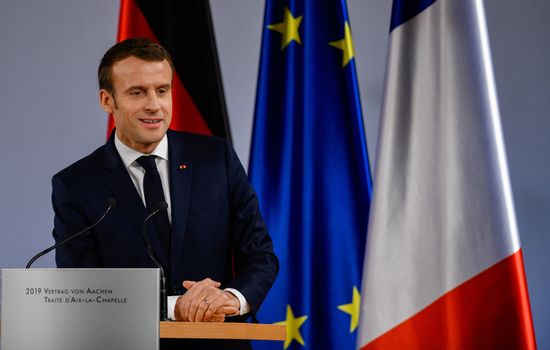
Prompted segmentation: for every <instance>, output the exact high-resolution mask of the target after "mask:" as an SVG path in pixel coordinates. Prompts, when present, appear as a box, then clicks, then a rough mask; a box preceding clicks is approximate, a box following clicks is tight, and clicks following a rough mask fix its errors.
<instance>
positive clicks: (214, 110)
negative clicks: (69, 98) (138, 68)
mask: <svg viewBox="0 0 550 350" xmlns="http://www.w3.org/2000/svg"><path fill="white" fill-rule="evenodd" d="M135 37H147V38H150V39H151V40H153V41H155V42H157V43H159V44H160V45H162V46H163V47H164V48H165V49H166V50H168V52H170V55H172V59H173V61H174V66H175V70H176V71H175V74H174V81H173V88H172V89H173V90H172V94H173V104H174V105H173V113H172V123H171V124H170V129H173V130H179V131H188V132H193V133H197V134H202V135H214V136H219V137H223V138H226V139H228V140H230V141H231V134H230V130H229V122H228V118H227V109H226V106H225V98H224V94H223V86H222V79H221V72H220V68H219V62H218V53H217V50H216V42H215V38H214V28H213V26H212V18H211V15H210V5H209V2H208V1H203V0H186V1H172V0H155V1H152V0H121V4H120V19H119V26H118V36H117V42H120V41H123V40H125V39H128V38H135ZM113 128H114V121H113V118H112V116H109V126H108V134H110V133H111V131H112V130H113Z"/></svg>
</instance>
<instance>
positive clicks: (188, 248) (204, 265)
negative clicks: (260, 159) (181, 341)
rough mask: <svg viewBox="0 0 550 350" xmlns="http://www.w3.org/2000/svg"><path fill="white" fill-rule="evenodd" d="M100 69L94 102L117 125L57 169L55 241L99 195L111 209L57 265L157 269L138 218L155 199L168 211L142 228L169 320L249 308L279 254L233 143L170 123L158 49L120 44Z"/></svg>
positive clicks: (166, 73)
mask: <svg viewBox="0 0 550 350" xmlns="http://www.w3.org/2000/svg"><path fill="white" fill-rule="evenodd" d="M98 76H99V83H100V91H99V100H100V103H101V106H102V107H103V109H104V110H105V111H106V112H108V113H112V114H113V116H114V120H115V125H116V129H115V131H114V132H113V134H112V135H111V137H110V139H109V141H108V142H107V144H106V145H104V146H102V147H100V148H98V149H97V150H96V151H94V152H93V153H92V154H90V155H89V156H87V157H85V158H83V159H81V160H79V161H77V162H76V163H74V164H73V165H71V166H69V167H68V168H66V169H64V170H62V171H61V172H59V173H58V174H56V175H55V176H54V177H53V180H52V186H53V193H52V202H53V208H54V211H55V228H54V232H53V235H54V238H55V240H56V242H59V241H62V240H63V239H65V238H67V237H68V236H69V235H70V234H71V233H74V232H76V231H78V230H80V229H81V228H83V227H85V226H87V225H89V224H91V223H92V222H94V221H95V220H96V219H97V218H98V217H99V216H100V215H101V214H102V212H103V211H104V204H105V203H106V201H107V199H109V198H115V199H116V202H117V205H116V207H115V208H114V209H113V210H112V211H111V212H110V213H109V214H108V216H107V217H106V218H105V219H104V220H103V221H102V222H101V223H100V224H99V225H98V226H96V227H95V228H94V229H93V230H91V232H90V233H89V234H87V235H84V236H81V237H79V238H77V239H75V240H73V241H71V242H70V243H68V244H67V245H65V246H63V247H61V248H58V249H57V251H56V261H57V265H58V267H110V268H115V267H119V268H123V267H136V268H137V267H155V265H154V264H153V262H152V260H151V259H150V257H149V255H148V253H147V249H146V246H145V244H144V241H143V239H142V235H141V224H142V221H143V219H144V218H145V217H146V216H147V214H148V213H149V212H150V211H152V210H154V209H155V208H154V207H155V206H156V204H155V203H151V201H152V200H153V199H154V200H156V201H158V200H159V199H160V200H161V201H165V202H166V203H167V204H168V210H167V212H166V213H165V214H164V217H163V216H162V215H157V216H158V217H159V218H158V220H152V221H151V222H149V226H147V228H148V233H149V239H150V241H151V245H152V247H153V250H154V252H155V253H156V255H157V256H158V257H159V260H160V262H161V264H162V265H163V267H164V268H165V270H166V274H167V279H168V281H169V286H168V290H167V293H168V294H169V295H171V296H170V297H169V299H168V314H169V317H171V318H173V319H176V320H182V321H224V320H242V319H244V318H246V317H247V315H250V314H253V313H255V312H256V311H257V310H258V308H259V307H260V305H261V303H262V301H263V300H264V298H265V296H266V294H267V292H268V291H269V289H270V288H271V286H272V284H273V282H274V280H275V277H276V275H277V271H278V261H277V258H276V257H275V255H274V253H273V247H272V242H271V238H270V237H269V235H268V233H267V229H266V226H265V223H264V221H263V219H262V217H261V214H260V212H259V208H258V201H257V198H256V194H255V193H254V191H253V189H252V188H251V186H250V184H249V183H248V180H247V177H246V174H245V171H244V169H243V167H242V165H241V163H240V161H239V160H238V158H237V155H236V154H235V152H234V150H233V149H232V147H231V146H230V145H229V144H228V143H227V142H226V141H224V140H222V139H219V138H215V137H206V136H199V135H193V134H188V133H180V132H173V131H169V130H168V126H169V124H170V120H171V115H172V97H171V84H172V76H173V65H172V61H171V58H170V56H169V54H168V53H167V52H166V51H165V50H164V49H163V48H162V47H160V46H159V45H157V44H155V43H153V42H151V41H149V40H147V39H129V40H126V41H124V42H122V43H119V44H116V45H115V46H113V47H112V48H111V49H109V50H108V51H107V53H106V54H105V56H104V57H103V59H102V61H101V64H100V67H99V72H98ZM155 186H156V187H155ZM157 203H158V202H157ZM155 219H157V218H155ZM237 345H238V344H231V346H237ZM241 345H242V344H241ZM222 346H223V344H222ZM225 346H227V343H225ZM247 346H249V344H248V345H246V344H245V347H247Z"/></svg>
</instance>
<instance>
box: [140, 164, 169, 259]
mask: <svg viewBox="0 0 550 350" xmlns="http://www.w3.org/2000/svg"><path fill="white" fill-rule="evenodd" d="M155 158H157V157H156V156H141V157H139V158H138V159H137V160H136V161H137V162H138V163H139V165H141V166H142V167H143V168H144V169H145V177H144V178H143V191H144V192H145V193H144V195H145V203H146V204H147V210H148V211H149V212H151V211H153V210H155V209H156V208H157V207H158V205H159V203H161V202H165V201H166V200H165V198H164V191H163V190H162V182H161V181H160V175H159V172H158V170H157V165H156V163H155ZM153 223H154V224H155V229H156V231H157V235H158V236H159V239H160V242H161V244H162V249H163V250H164V253H165V254H166V256H167V257H168V261H170V232H171V231H172V228H171V227H170V221H169V220H168V213H167V211H166V210H164V211H162V212H160V213H158V214H157V215H155V216H154V217H153ZM166 268H168V266H166Z"/></svg>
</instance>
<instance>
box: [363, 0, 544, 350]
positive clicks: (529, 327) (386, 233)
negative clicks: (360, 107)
mask: <svg viewBox="0 0 550 350" xmlns="http://www.w3.org/2000/svg"><path fill="white" fill-rule="evenodd" d="M374 184H375V186H374V193H373V202H372V204H371V213H370V219H369V229H368V236H367V248H366V249H367V250H366V254H365V265H364V272H363V282H362V283H363V287H362V302H361V317H360V324H359V336H358V348H360V349H365V350H371V349H534V348H536V343H535V335H534V330H533V324H532V319H531V311H530V306H529V296H528V291H527V283H526V279H525V273H524V268H523V258H522V252H521V246H520V241H519V236H518V229H517V224H516V218H515V212H514V205H513V200H512V192H511V188H510V180H509V176H508V168H507V163H506V153H505V149H504V140H503V136H502V131H501V124H500V116H499V109H498V101H497V93H496V88H495V82H494V77H493V68H492V62H491V53H490V47H489V40H488V34H487V28H486V22H485V13H484V8H483V1H482V0H395V1H394V4H393V12H392V20H391V30H390V45H389V52H388V63H387V68H386V86H385V96H384V103H383V110H382V122H381V127H380V134H379V144H378V154H377V158H376V169H375V177H374Z"/></svg>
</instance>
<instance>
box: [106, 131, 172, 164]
mask: <svg viewBox="0 0 550 350" xmlns="http://www.w3.org/2000/svg"><path fill="white" fill-rule="evenodd" d="M115 148H116V150H117V151H118V154H120V158H121V159H122V163H124V167H125V168H129V167H130V166H131V165H132V163H134V162H135V161H136V159H138V158H139V157H141V156H143V155H146V154H144V153H141V152H138V151H136V150H135V149H133V148H131V147H128V146H127V145H126V144H125V143H124V142H122V141H120V139H119V138H118V135H117V134H116V133H115ZM151 155H155V156H157V157H159V158H161V159H164V160H166V161H168V137H167V136H166V134H164V137H163V138H162V140H160V143H159V144H158V146H157V147H156V148H155V149H154V150H153V152H151Z"/></svg>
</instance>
